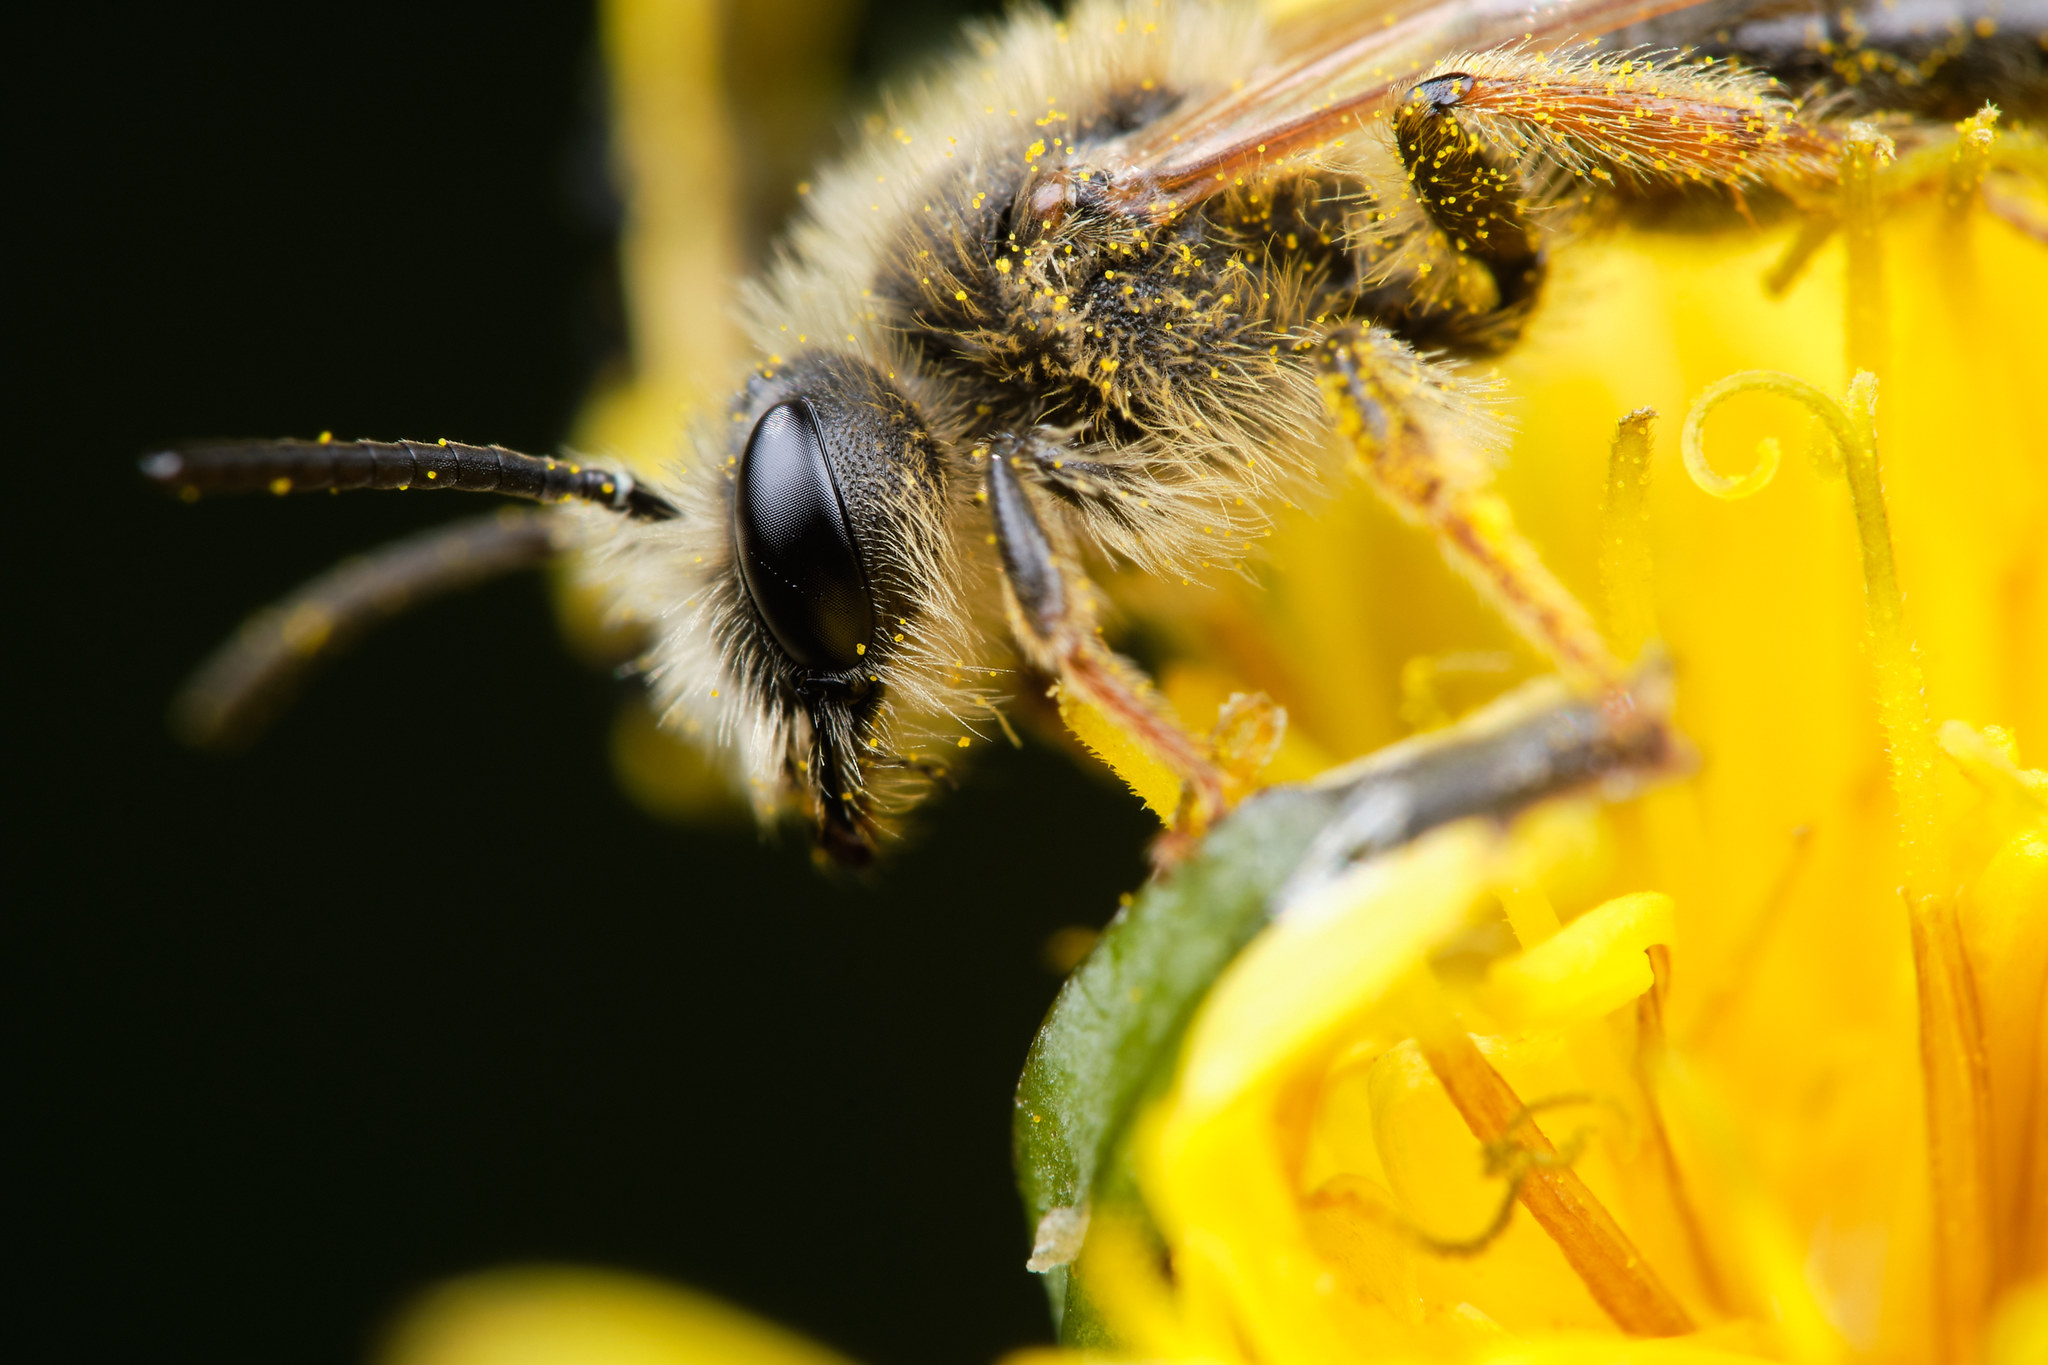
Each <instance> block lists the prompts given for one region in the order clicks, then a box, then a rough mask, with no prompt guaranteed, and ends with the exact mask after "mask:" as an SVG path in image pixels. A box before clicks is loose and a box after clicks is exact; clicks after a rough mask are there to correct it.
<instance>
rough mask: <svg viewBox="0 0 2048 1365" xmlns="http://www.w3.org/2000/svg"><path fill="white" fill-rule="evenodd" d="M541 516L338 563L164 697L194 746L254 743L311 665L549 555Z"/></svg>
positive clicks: (249, 625)
mask: <svg viewBox="0 0 2048 1365" xmlns="http://www.w3.org/2000/svg"><path fill="white" fill-rule="evenodd" d="M554 551H555V546H554V539H553V523H552V520H551V518H549V517H548V516H547V515H546V514H545V513H542V512H529V511H513V510H506V511H503V512H497V513H494V514H492V515H490V516H484V517H475V518H471V519H469V520H465V521H458V522H455V523H452V524H451V525H447V526H436V527H434V528H433V529H432V530H430V531H423V532H421V533H420V534H418V535H414V536H409V537H407V538H406V539H404V540H400V541H396V542H394V543H392V544H390V545H386V546H383V547H382V548H380V549H377V550H373V551H371V552H370V553H368V554H366V555H362V556H359V557H357V558H354V559H349V560H345V561H343V562H342V563H341V564H338V565H336V566H335V567H334V568H332V569H330V570H328V571H327V572H326V573H324V574H321V575H320V576H319V577H318V578H316V579H314V580H313V581H312V582H310V583H308V584H306V585H305V586H304V587H302V588H300V589H299V590H298V591H297V592H294V593H293V594H291V596H289V597H287V598H285V599H284V600H283V601H281V602H278V603H277V604H276V605H274V606H271V607H267V608H265V609H264V610H262V611H259V612H257V613H256V614H255V615H254V616H251V617H250V618H249V619H248V621H247V622H246V623H244V624H243V626H242V628H241V629H240V630H239V631H237V632H236V634H235V636H234V638H232V639H231V640H229V641H228V642H227V643H226V644H225V645H223V646H221V648H220V649H219V650H218V651H216V652H215V653H214V655H213V656H212V657H211V658H209V659H208V660H207V661H206V662H205V663H203V664H201V665H200V666H199V668H198V669H197V670H196V671H195V672H194V673H193V674H192V677H191V679H190V680H189V681H188V682H186V684H185V686H184V688H183V689H182V690H181V691H180V692H179V693H178V696H177V699H176V700H175V701H174V702H172V704H171V724H172V728H173V729H174V730H175V731H176V732H177V734H178V736H179V738H181V739H183V740H184V741H185V742H186V743H188V744H191V745H193V746H195V747H199V748H235V747H239V746H241V745H244V744H247V743H249V742H250V741H252V740H254V739H255V738H256V737H257V736H258V735H259V734H261V733H262V731H263V729H264V728H265V727H266V726H268V725H269V724H270V722H271V721H273V720H275V719H276V718H277V717H278V715H279V714H281V713H282V712H283V710H284V709H285V707H286V706H287V705H288V704H289V703H290V701H291V698H292V696H293V694H295V693H296V692H297V690H298V688H299V686H300V685H301V684H302V683H304V681H305V680H306V679H307V677H309V676H310V675H311V674H312V673H313V672H314V670H315V669H317V668H318V667H320V665H322V664H324V663H325V662H326V661H327V660H329V659H331V658H333V657H334V656H335V655H336V654H338V653H340V652H341V651H342V650H343V649H345V648H347V647H348V646H349V645H350V644H352V643H354V642H355V641H356V640H359V639H361V638H362V637H363V636H364V635H366V634H368V633H369V631H370V630H371V629H373V628H374V627H376V626H378V625H380V624H382V623H383V622H385V621H387V620H389V619H391V618H392V617H394V616H396V615H398V614H399V613H400V612H402V611H405V610H406V609H408V608H410V607H412V606H415V605H417V604H418V603H421V602H424V601H428V600H431V599H433V598H435V597H440V596H443V595H444V594H447V593H451V592H456V591H458V590H460V589H463V588H468V587H473V586H475V585H476V584H478V583H482V582H484V581H485V580H487V579H491V578H497V577H499V576H501V575H503V574H508V573H511V572H513V571H514V570H516V569H524V568H528V567H530V566H532V565H535V564H539V563H541V562H543V561H545V560H547V559H548V558H550V557H551V556H552V555H553V554H554Z"/></svg>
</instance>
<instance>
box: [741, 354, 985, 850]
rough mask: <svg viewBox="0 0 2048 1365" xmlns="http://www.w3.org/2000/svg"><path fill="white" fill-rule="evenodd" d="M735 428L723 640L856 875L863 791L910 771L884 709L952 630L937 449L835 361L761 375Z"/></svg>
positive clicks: (895, 394) (920, 423) (811, 360)
mask: <svg viewBox="0 0 2048 1365" xmlns="http://www.w3.org/2000/svg"><path fill="white" fill-rule="evenodd" d="M734 416H735V417H736V418H737V419H738V420H736V421H734V422H733V423H732V428H733V433H734V438H733V439H734V440H735V443H736V446H737V448H736V450H735V452H734V454H733V455H731V456H729V457H728V459H727V463H726V468H725V473H726V475H727V476H728V493H727V508H728V527H727V535H728V537H729V538H728V541H727V545H726V550H727V570H728V571H727V573H726V574H725V575H724V577H725V585H724V586H725V591H724V592H723V594H722V596H723V599H724V601H723V610H722V612H721V615H722V617H723V619H722V620H721V621H720V623H719V628H718V630H717V631H716V634H717V635H718V636H719V637H721V639H722V640H723V642H724V644H725V645H726V647H727V650H728V654H727V661H728V667H729V668H730V669H731V671H732V672H734V673H737V674H738V675H739V676H740V678H741V679H742V681H743V683H744V686H745V689H746V690H747V691H748V692H750V693H751V694H752V697H753V700H754V701H755V702H756V703H757V704H758V705H759V706H760V707H761V708H762V709H763V710H764V711H765V713H766V720H767V721H768V725H767V727H766V730H765V731H764V732H763V733H762V735H761V736H760V742H763V743H766V744H768V745H771V746H773V747H775V748H776V749H779V750H780V752H779V753H778V754H775V755H773V756H772V759H773V761H776V762H779V763H780V765H781V768H782V775H783V778H784V780H785V781H787V782H788V783H790V784H793V785H794V786H796V787H797V788H798V790H800V791H801V792H803V793H804V794H805V796H806V798H807V800H808V802H809V804H810V805H811V806H812V808H813V814H814V815H815V818H816V821H817V827H818V831H819V841H820V844H821V845H822V846H823V847H824V849H825V850H826V851H827V852H828V853H830V854H831V855H832V856H833V857H834V858H835V859H837V860H838V861H841V862H856V863H857V862H864V861H866V859H867V857H868V855H869V854H870V852H871V849H872V841H873V835H874V805H875V797H874V793H873V787H874V782H873V779H874V778H875V777H876V776H877V775H880V774H890V773H892V772H900V771H902V770H903V769H905V767H906V764H907V763H908V760H907V759H906V757H905V756H904V755H903V754H901V753H900V752H899V748H900V745H899V744H898V742H897V741H896V738H895V737H894V735H893V734H892V733H891V727H890V725H889V719H890V714H889V713H890V710H891V695H890V694H891V693H892V692H893V691H901V690H903V689H904V688H905V687H906V686H907V687H909V688H910V689H911V690H912V691H915V690H917V688H918V687H919V685H920V680H921V679H923V678H925V677H928V676H931V675H932V673H933V670H932V668H931V667H929V665H931V664H932V663H934V662H935V661H936V654H935V646H936V638H937V636H939V635H940V634H943V633H946V631H947V628H948V627H950V625H951V624H952V621H953V620H954V619H955V618H957V616H958V612H957V609H956V608H954V607H953V606H952V603H953V600H954V592H955V585H954V582H953V580H954V578H955V577H956V575H955V574H954V572H953V570H952V567H951V565H952V560H953V555H952V551H951V543H952V541H951V531H950V528H949V525H948V522H949V520H950V519H949V517H948V515H947V510H948V509H947V506H946V491H947V490H946V484H947V479H946V474H945V466H944V462H943V459H942V456H941V447H940V444H939V442H938V441H937V440H936V439H935V438H934V437H933V436H932V435H931V433H930V430H929V428H928V426H927V424H926V422H925V421H924V419H923V417H922V416H921V415H920V413H919V412H918V410H917V409H916V407H915V406H914V405H913V404H912V403H911V401H910V400H909V399H908V398H907V397H906V396H905V395H904V394H903V393H902V391H901V390H900V389H899V388H898V387H897V386H896V385H895V384H893V383H892V382H891V380H890V377H889V376H888V375H887V374H886V373H884V372H882V371H880V370H877V369H876V368H875V367H874V366H872V365H870V364H868V363H866V362H864V361H861V360H857V359H853V358H850V357H845V356H838V355H826V354H817V353H812V354H808V355H803V356H799V357H797V359H796V361H795V363H793V364H790V365H787V366H776V367H771V368H769V369H767V370H765V371H763V372H762V374H761V375H760V377H758V378H757V379H756V380H755V381H754V383H753V384H752V385H751V386H750V388H749V390H748V392H747V393H746V394H745V396H744V398H743V400H742V405H741V407H740V408H739V410H738V411H736V412H735V413H734ZM947 652H950V651H947Z"/></svg>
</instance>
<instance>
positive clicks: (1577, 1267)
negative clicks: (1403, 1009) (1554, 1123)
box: [1417, 1026, 1693, 1337]
mask: <svg viewBox="0 0 2048 1365" xmlns="http://www.w3.org/2000/svg"><path fill="white" fill-rule="evenodd" d="M1417 1041H1418V1042H1419V1044H1420V1046H1421V1049H1422V1055H1423V1058H1424V1059H1425V1060H1426V1061H1427V1062H1428V1063H1429V1069H1430V1070H1431V1071H1433V1072H1434V1073H1436V1078H1437V1080H1438V1081H1439V1082H1440V1083H1441V1084H1442V1085H1443V1088H1444V1092H1445V1093H1446V1094H1447V1095H1449V1096H1450V1099H1451V1103H1452V1105H1453V1106H1455V1107H1456V1108H1457V1110H1458V1113H1459V1114H1460V1115H1461V1116H1462V1117H1463V1118H1464V1120H1465V1126H1466V1127H1467V1128H1470V1129H1471V1130H1472V1135H1473V1136H1474V1137H1476V1138H1478V1139H1479V1140H1480V1141H1482V1142H1484V1143H1487V1144H1488V1145H1489V1149H1490V1150H1491V1149H1492V1147H1493V1146H1494V1145H1495V1144H1501V1143H1512V1144H1514V1145H1516V1146H1519V1147H1522V1148H1523V1149H1525V1150H1527V1151H1528V1152H1529V1153H1531V1156H1532V1159H1531V1160H1530V1162H1529V1165H1528V1167H1527V1169H1526V1171H1525V1173H1524V1174H1525V1178H1524V1179H1523V1180H1522V1181H1521V1183H1520V1185H1519V1186H1518V1188H1517V1189H1516V1197H1517V1198H1519V1199H1520V1200H1521V1201H1522V1204H1523V1206H1524V1207H1525V1208H1527V1209H1528V1210H1529V1216H1530V1217H1532V1218H1534V1219H1535V1220H1536V1222H1537V1223H1538V1225H1540V1226H1541V1227H1542V1229H1543V1230H1544V1231H1545V1232H1547V1233H1549V1234H1550V1238H1551V1240H1552V1241H1554V1242H1556V1243H1557V1247H1558V1250H1560V1251H1562V1252H1563V1253H1564V1257H1565V1260H1566V1261H1567V1262H1568V1263H1569V1264H1570V1265H1571V1267H1572V1269H1573V1270H1574V1271H1576V1272H1577V1273H1578V1276H1579V1278H1580V1279H1581V1280H1582V1281H1584V1282H1585V1285H1586V1289H1587V1291H1588V1292H1589V1293H1591V1294H1592V1296H1593V1300H1594V1302H1596V1303H1598V1304H1599V1305H1600V1307H1601V1308H1602V1309H1604V1310H1605V1311H1606V1313H1607V1316H1608V1317H1610V1318H1611V1319H1613V1321H1614V1325H1615V1326H1616V1327H1619V1328H1620V1329H1621V1330H1622V1331H1624V1332H1626V1333H1628V1334H1629V1335H1630V1336H1636V1337H1670V1336H1682V1335H1684V1334H1685V1333H1687V1332H1690V1331H1692V1330H1693V1323H1692V1319H1691V1318H1690V1317H1689V1316H1688V1315H1687V1314H1686V1311H1685V1308H1684V1307H1683V1306H1682V1305H1681V1304H1680V1303H1679V1302H1678V1300H1677V1298H1675V1297H1674V1296H1673V1295H1672V1293H1671V1291H1670V1290H1669V1289H1667V1288H1665V1286H1664V1282H1663V1281H1662V1280H1660V1279H1658V1278H1657V1274H1656V1272H1655V1271H1654V1270H1652V1269H1651V1268H1650V1264H1649V1262H1648V1261H1646V1260H1644V1259H1643V1255H1642V1253H1641V1252H1640V1251H1638V1250H1637V1249H1636V1247H1635V1243H1633V1242H1632V1241H1630V1240H1629V1236H1628V1234H1627V1233H1626V1232H1624V1231H1622V1227H1621V1224H1619V1223H1617V1222H1616V1221H1615V1220H1614V1215H1613V1214H1611V1213H1609V1212H1608V1211H1607V1207H1606V1205H1604V1204H1602V1203H1601V1202H1600V1199H1599V1197H1598V1196H1597V1195H1595V1194H1594V1193H1593V1191H1592V1190H1591V1189H1589V1188H1588V1187H1587V1185H1586V1182H1585V1181H1584V1180H1582V1179H1580V1178H1579V1175H1578V1172H1576V1171H1574V1170H1572V1169H1571V1167H1570V1166H1569V1164H1567V1160H1566V1158H1565V1157H1564V1155H1563V1154H1562V1153H1561V1152H1560V1151H1559V1150H1558V1148H1557V1147H1555V1146H1554V1145H1553V1144H1552V1143H1551V1141H1550V1139H1549V1138H1548V1137H1546V1136H1545V1135H1544V1133H1543V1130H1542V1129H1541V1128H1539V1127H1537V1126H1536V1124H1535V1123H1534V1122H1533V1121H1532V1120H1531V1118H1530V1110H1529V1106H1528V1105H1526V1104H1524V1103H1523V1102H1522V1101H1521V1099H1520V1097H1519V1096H1517V1095H1516V1094H1515V1091H1514V1088H1513V1087H1512V1086H1510V1085H1509V1084H1508V1083H1507V1081H1506V1080H1505V1079H1504V1078H1503V1077H1502V1076H1501V1074H1500V1073H1499V1072H1498V1071H1495V1070H1494V1069H1493V1067H1492V1066H1491V1065H1490V1064H1489V1063H1488V1062H1487V1060H1486V1058H1485V1057H1483V1056H1481V1055H1480V1052H1479V1048H1478V1046H1477V1045H1476V1044H1475V1043H1474V1042H1473V1041H1472V1037H1471V1035H1470V1034H1468V1033H1466V1032H1464V1031H1463V1030H1462V1029H1459V1028H1456V1027H1454V1026H1451V1027H1442V1028H1439V1029H1437V1030H1435V1031H1434V1033H1433V1036H1429V1037H1424V1038H1421V1039H1418V1040H1417Z"/></svg>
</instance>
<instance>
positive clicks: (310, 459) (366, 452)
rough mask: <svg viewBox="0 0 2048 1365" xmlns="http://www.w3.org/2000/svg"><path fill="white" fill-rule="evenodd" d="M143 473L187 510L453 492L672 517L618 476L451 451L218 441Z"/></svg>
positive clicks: (462, 448) (518, 457)
mask: <svg viewBox="0 0 2048 1365" xmlns="http://www.w3.org/2000/svg"><path fill="white" fill-rule="evenodd" d="M141 464H142V472H143V474H144V475H145V476H147V477H148V478H149V479H150V480H151V481H152V482H154V483H156V484H157V485H158V486H159V487H162V488H166V489H169V490H171V491H173V492H175V493H177V495H178V496H179V497H181V498H184V499H187V500H188V501H192V500H197V499H198V498H200V497H201V496H203V495H205V494H208V493H255V492H270V493H275V494H278V495H279V496H282V495H284V494H286V493H317V492H320V491H322V490H324V489H332V490H334V491H336V492H346V491H349V490H353V489H357V488H398V489H404V488H412V489H434V488H452V489H456V490H458V491H460V492H464V493H502V494H504V495H505V496H506V497H511V498H530V499H532V500H533V501H535V502H574V501H579V500H580V501H583V502H590V503H595V504H597V505H598V506H600V507H609V508H611V509H612V510H613V511H616V512H622V513H624V514H625V515H627V516H629V517H634V518H637V519H638V520H641V521H668V520H670V519H671V518H673V517H674V516H675V515H676V509H675V505H674V504H673V503H671V502H669V500H668V499H666V498H664V497H661V496H660V495H659V494H656V493H651V492H649V491H648V490H647V489H644V488H642V487H640V486H639V485H638V484H637V483H635V482H634V480H633V476H632V475H630V474H628V473H626V472H625V471H624V470H619V471H616V472H614V471H612V470H607V469H592V468H590V467H589V466H587V465H580V464H575V463H572V462H571V461H568V460H558V459H555V458H553V457H552V456H545V455H522V454H520V453H519V452H518V451H516V450H507V449H505V448H504V447H503V446H466V445H458V444H457V443H455V442H453V441H438V442H432V443H428V442H423V441H333V440H325V439H322V440H318V441H221V442H212V443H208V444H205V445H191V446H183V447H180V448H179V449H176V450H165V451H159V452H158V453H157V454H154V455H147V456H144V457H143V459H142V461H141Z"/></svg>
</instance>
